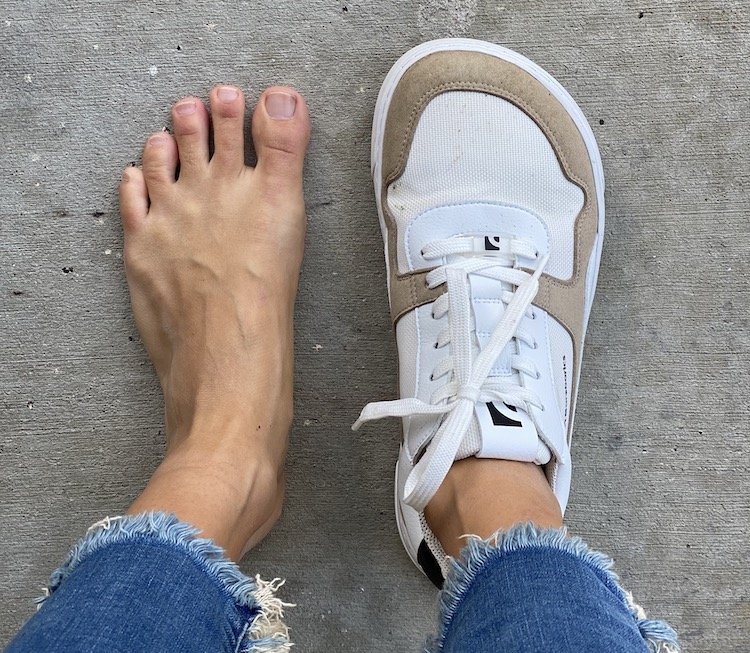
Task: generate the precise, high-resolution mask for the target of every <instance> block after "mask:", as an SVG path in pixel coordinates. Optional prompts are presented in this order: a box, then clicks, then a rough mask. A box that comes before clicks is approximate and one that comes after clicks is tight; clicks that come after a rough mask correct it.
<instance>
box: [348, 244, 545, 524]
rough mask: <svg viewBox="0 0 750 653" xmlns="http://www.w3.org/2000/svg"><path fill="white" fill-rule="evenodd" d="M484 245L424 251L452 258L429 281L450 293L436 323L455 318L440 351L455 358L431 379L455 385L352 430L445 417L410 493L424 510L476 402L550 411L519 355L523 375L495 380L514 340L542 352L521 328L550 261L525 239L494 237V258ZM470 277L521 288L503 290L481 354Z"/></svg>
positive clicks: (392, 407) (377, 411) (383, 410)
mask: <svg viewBox="0 0 750 653" xmlns="http://www.w3.org/2000/svg"><path fill="white" fill-rule="evenodd" d="M484 240H485V239H484V237H474V236H460V237H453V238H448V239H445V240H440V241H436V242H433V243H430V244H429V245H427V246H426V247H425V248H424V249H423V251H422V255H423V257H424V258H425V259H427V260H434V259H442V258H444V257H450V258H449V259H448V260H449V261H450V262H448V263H445V264H443V265H440V266H439V267H436V268H435V269H433V270H431V271H430V272H429V273H428V274H427V275H426V278H425V280H426V283H427V285H428V287H430V288H437V287H439V286H441V285H444V286H445V287H446V292H445V293H443V294H442V295H441V296H440V297H438V299H437V300H436V301H435V302H434V304H433V317H434V318H436V319H439V318H441V317H443V316H444V315H446V314H447V315H448V325H447V326H446V328H445V329H443V331H442V332H441V333H440V334H439V335H438V339H437V343H436V344H435V346H436V347H438V348H440V347H444V346H445V345H447V344H448V343H450V344H451V355H449V356H448V357H446V358H445V359H443V360H442V361H441V362H440V363H438V365H437V366H436V368H435V370H434V371H433V375H432V378H433V379H434V378H439V377H441V376H443V375H446V374H448V373H451V376H450V379H449V380H448V381H447V382H446V383H445V384H444V385H443V386H441V387H440V388H439V389H438V390H436V391H435V392H434V393H433V394H432V396H431V397H430V402H429V403H427V402H424V401H422V400H420V399H417V398H416V397H409V398H404V399H397V400H394V401H377V402H372V403H369V404H367V405H366V406H365V407H364V408H363V409H362V412H361V414H360V416H359V418H358V419H357V421H356V422H355V423H354V425H353V426H352V429H353V430H357V429H358V428H359V427H360V426H361V425H362V424H363V423H365V422H369V421H372V420H377V419H382V418H385V417H413V416H417V415H435V416H436V417H438V416H441V418H442V423H441V424H440V426H439V428H438V429H437V430H436V431H435V433H434V434H433V435H432V437H431V438H429V439H428V440H427V442H426V443H425V444H424V445H423V448H422V449H421V451H422V452H423V453H422V456H421V458H419V460H418V462H417V464H416V465H415V466H414V468H413V469H412V471H411V473H410V474H409V476H408V478H407V480H406V485H405V487H404V497H403V499H404V501H405V502H406V503H408V504H409V505H411V506H412V507H413V508H415V509H416V510H418V511H420V512H421V511H423V510H424V508H425V506H426V505H427V504H428V503H429V501H430V499H432V497H433V496H434V495H435V493H436V492H437V490H438V488H439V487H440V485H441V484H442V482H443V480H444V479H445V477H446V475H447V474H448V471H449V470H450V468H451V465H452V464H453V462H454V461H455V458H456V455H457V453H458V451H459V449H460V448H461V444H462V442H463V441H464V438H465V437H466V435H467V433H468V431H469V429H470V427H471V424H472V419H473V416H474V408H475V405H476V404H477V402H490V401H502V402H504V403H505V404H507V405H508V406H515V407H517V408H521V409H523V410H525V411H526V412H527V413H528V412H529V408H530V407H531V406H536V407H537V408H539V409H540V410H544V406H543V405H542V403H541V401H540V399H539V397H538V395H537V394H536V393H534V392H532V391H530V390H528V389H526V388H524V387H523V386H522V385H521V384H520V374H528V375H532V376H535V377H537V378H538V376H539V372H538V370H537V369H536V367H535V366H534V364H533V363H532V362H531V361H529V360H528V359H525V358H524V357H522V356H520V355H517V354H513V355H512V356H511V368H512V369H513V370H515V371H516V372H518V374H516V375H512V376H510V377H504V379H503V380H498V379H497V378H490V373H491V371H492V368H493V367H494V365H495V363H496V361H497V359H498V357H499V356H500V355H501V354H502V352H503V350H504V349H505V347H506V345H507V344H508V343H509V342H510V341H511V340H512V339H514V338H515V339H518V340H520V341H522V342H525V343H526V344H528V345H529V346H531V347H535V346H536V343H535V341H534V339H533V337H532V336H531V335H530V334H528V333H526V332H525V331H524V330H523V329H519V325H520V323H521V320H522V319H523V318H524V316H528V317H530V318H531V319H534V317H535V314H534V311H533V307H531V302H532V301H533V299H534V297H535V296H536V294H537V291H538V290H539V277H540V276H541V274H542V271H543V270H544V267H545V265H546V264H547V261H548V258H549V256H548V255H545V256H543V257H540V255H539V252H538V251H536V249H535V248H534V247H533V245H531V244H529V243H528V242H526V241H523V240H519V239H510V238H502V237H500V238H498V237H492V242H493V251H491V252H487V251H484ZM495 247H497V249H495ZM478 254H481V255H478ZM520 257H524V258H525V259H531V260H534V261H537V266H536V269H535V270H534V272H533V273H532V274H529V273H528V272H526V271H525V270H523V269H520V268H519V266H518V260H519V258H520ZM469 275H479V276H483V277H487V278H489V279H494V280H496V281H497V282H500V283H504V284H506V285H507V286H508V287H509V288H515V290H514V291H513V290H505V291H503V293H502V297H501V298H502V302H503V304H504V306H505V310H504V311H503V314H502V317H501V318H500V321H499V322H498V324H497V326H496V327H495V329H494V331H493V332H492V335H491V336H490V338H489V340H488V341H487V343H486V345H485V347H484V348H483V349H482V350H481V351H479V352H478V353H477V349H476V348H475V347H474V346H473V342H474V337H475V331H476V329H475V326H474V324H473V319H472V303H471V294H470V283H469ZM425 447H426V448H425Z"/></svg>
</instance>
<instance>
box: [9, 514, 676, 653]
mask: <svg viewBox="0 0 750 653" xmlns="http://www.w3.org/2000/svg"><path fill="white" fill-rule="evenodd" d="M611 564H612V563H611V560H609V559H608V558H606V557H605V556H603V555H602V554H600V553H595V552H592V551H590V550H589V549H588V548H587V547H586V545H585V544H584V543H583V542H582V541H581V540H580V539H577V538H568V537H566V535H565V531H564V530H559V531H558V530H546V531H545V530H537V529H535V528H534V527H532V526H519V527H516V528H513V529H511V530H510V531H509V532H507V533H504V534H501V535H498V536H497V537H496V538H494V539H493V540H491V541H483V540H478V539H475V540H473V541H471V542H470V544H469V545H468V546H467V547H466V549H465V550H464V552H463V554H462V558H461V560H459V561H454V562H453V568H452V570H451V573H450V574H449V577H448V579H447V581H446V585H445V589H444V590H443V592H442V593H441V620H440V621H441V625H440V632H439V634H438V636H437V637H436V638H435V639H434V641H433V642H431V643H430V645H429V647H428V649H425V650H428V651H434V652H440V653H458V652H460V653H464V652H466V653H495V652H499V651H502V652H503V653H527V652H529V653H530V652H535V653H536V652H538V651H556V652H559V653H573V652H575V653H588V652H589V651H592V652H593V651H596V652H597V653H598V652H600V651H606V652H607V653H636V652H637V653H643V652H647V651H654V652H659V653H661V652H663V653H667V652H672V651H678V650H679V649H678V647H677V642H676V635H675V633H674V631H672V629H671V628H669V626H667V625H666V624H664V623H663V622H658V621H649V620H647V619H645V616H644V615H643V614H642V613H639V609H638V608H637V606H635V605H634V604H633V603H632V602H631V600H630V599H629V597H628V595H627V594H625V592H624V591H623V590H622V589H621V588H620V586H619V584H618V580H617V577H616V576H615V575H614V573H612V571H611V569H610V568H611ZM279 584H280V582H279V581H278V580H277V581H273V582H271V583H265V582H264V581H261V580H260V579H259V578H258V577H257V576H256V578H255V580H252V579H250V578H248V577H247V576H244V575H243V574H242V573H241V572H240V571H239V569H238V568H237V566H236V565H234V564H233V563H231V562H228V561H227V560H225V559H224V557H223V554H222V552H221V550H220V549H219V548H218V547H216V546H215V545H214V544H212V543H211V542H210V541H208V540H204V539H199V538H197V537H196V530H195V529H194V528H193V527H191V526H189V525H187V524H183V523H181V522H179V521H177V519H176V518H175V517H174V516H171V515H164V514H160V513H147V514H143V515H137V516H131V517H125V518H116V519H113V520H109V519H107V520H104V521H103V522H101V523H100V524H97V525H95V526H93V527H92V528H91V529H89V533H88V534H87V535H86V536H85V537H84V538H83V540H81V542H79V543H78V544H77V545H76V547H75V548H74V549H73V550H72V551H71V553H70V556H69V558H68V560H67V562H66V563H65V564H64V565H63V566H62V567H60V569H58V570H57V571H56V572H55V573H54V574H53V575H52V579H51V581H50V585H49V590H48V593H49V596H48V597H45V598H43V599H40V602H41V606H40V607H41V609H40V610H39V612H38V613H37V614H36V615H35V616H34V617H32V618H31V619H30V620H29V621H28V623H27V624H26V625H25V626H24V627H23V629H22V630H21V631H20V633H19V634H18V635H17V636H16V638H15V639H14V640H13V642H11V644H10V646H9V648H8V649H6V653H32V652H33V653H49V652H52V651H55V652H58V651H59V652H65V653H99V652H102V653H104V652H106V653H125V652H127V653H140V652H158V653H193V652H195V653H207V652H208V651H211V652H219V651H225V652H227V653H281V652H284V651H288V650H289V646H290V644H289V639H288V632H287V630H286V627H285V626H284V624H283V622H282V620H281V618H282V616H283V605H284V604H283V603H281V601H280V600H279V599H277V598H276V597H275V596H274V592H275V590H276V589H277V588H278V585H279Z"/></svg>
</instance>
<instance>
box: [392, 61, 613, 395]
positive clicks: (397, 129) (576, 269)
mask: <svg viewBox="0 0 750 653" xmlns="http://www.w3.org/2000/svg"><path fill="white" fill-rule="evenodd" d="M447 91H481V92H483V93H490V94H492V95H496V96H498V97H501V98H503V99H504V100H507V101H509V102H512V103H513V104H515V105H516V106H517V107H519V109H521V110H523V111H524V112H525V113H526V114H527V115H528V116H529V117H530V118H532V119H533V120H534V121H535V122H536V124H537V125H539V127H540V129H541V130H542V131H543V132H544V134H545V135H546V136H547V139H548V140H549V142H550V144H551V145H552V148H553V149H554V151H555V154H556V155H557V158H558V160H559V162H560V167H561V168H562V170H563V172H564V174H565V176H566V177H567V178H568V179H569V180H570V181H571V182H573V183H574V184H576V185H578V186H579V187H580V188H581V189H582V190H583V193H584V204H583V208H582V209H581V212H580V213H579V215H578V217H577V218H576V221H575V235H574V238H575V243H574V263H573V274H572V276H571V278H570V279H568V280H567V281H560V280H559V279H556V278H554V277H550V276H548V275H546V274H543V275H542V277H541V279H540V284H539V292H538V294H537V297H536V299H535V300H534V304H536V305H537V306H539V307H540V308H541V309H543V310H545V311H547V312H548V313H549V314H550V315H552V316H554V317H555V318H556V319H557V320H559V321H560V323H561V324H562V325H563V326H564V327H565V328H566V329H567V330H568V332H569V333H570V335H571V337H572V338H573V351H574V354H573V359H574V364H575V369H574V373H573V379H574V383H575V380H576V379H577V377H578V363H579V359H580V355H579V352H580V350H581V344H582V340H583V315H584V301H585V297H584V293H585V283H586V270H587V266H588V262H589V258H590V255H591V251H592V248H593V246H594V241H595V238H596V232H597V225H598V207H597V198H596V188H595V184H594V174H593V170H592V167H591V161H590V159H589V154H588V150H587V149H586V144H585V143H584V141H583V137H582V136H581V134H580V132H579V131H578V128H577V127H576V125H575V123H574V122H573V119H572V118H571V117H570V115H569V114H568V112H567V111H566V110H565V109H564V108H563V106H562V105H561V104H560V102H559V101H558V100H557V99H556V98H555V97H553V96H552V95H551V94H550V92H549V91H548V90H547V89H546V88H545V87H544V86H543V85H542V84H541V82H539V81H537V80H536V79H535V78H534V77H532V76H531V75H530V74H529V73H527V72H526V71H524V70H522V69H521V68H519V67H518V66H516V65H514V64H512V63H509V62H507V61H504V60H502V59H499V58H497V57H493V56H492V55H488V54H483V53H479V52H457V51H451V52H436V53H434V54H431V55H428V56H426V57H424V58H423V59H420V60H419V61H417V62H416V63H415V64H414V65H413V66H411V68H409V70H407V71H406V73H405V74H404V75H403V77H402V78H401V80H400V81H399V83H398V86H397V87H396V89H395V91H394V94H393V97H392V99H391V103H390V107H389V110H388V116H387V119H386V125H385V134H384V140H383V155H382V156H383V165H382V176H383V177H382V197H381V199H382V209H383V213H384V215H385V221H386V225H387V227H388V254H389V259H390V260H389V265H390V270H391V279H390V299H391V317H392V319H393V322H394V324H395V323H396V322H397V321H398V319H399V318H400V317H401V316H402V315H404V314H405V313H407V312H409V311H411V310H412V309H414V308H416V307H417V306H421V305H422V304H426V303H429V302H432V301H434V300H435V299H436V298H437V297H438V296H439V295H440V294H441V293H442V292H443V291H442V289H440V288H438V289H436V290H430V289H429V288H427V286H426V284H425V279H424V277H425V274H426V272H421V273H409V274H399V273H398V262H397V256H396V247H397V237H396V222H395V220H394V218H393V216H392V215H391V213H390V211H389V209H388V201H387V199H388V187H389V186H390V185H391V184H392V183H393V182H394V181H396V180H397V179H398V178H399V177H400V176H401V175H402V174H403V173H404V170H405V168H406V161H407V158H408V154H409V149H410V147H411V142H412V139H413V137H414V132H415V130H416V126H417V122H418V120H419V117H420V116H421V114H422V111H423V110H424V108H425V107H426V106H427V104H428V103H429V102H430V100H432V99H433V98H434V97H435V96H437V95H439V94H440V93H445V92H447ZM572 396H574V397H575V396H576V387H575V385H574V387H573V395H572Z"/></svg>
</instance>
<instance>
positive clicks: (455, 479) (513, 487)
mask: <svg viewBox="0 0 750 653" xmlns="http://www.w3.org/2000/svg"><path fill="white" fill-rule="evenodd" d="M424 514H425V519H426V520H427V524H428V525H429V527H430V529H431V530H432V531H433V533H435V536H436V537H437V538H438V540H439V541H440V543H441V544H442V546H443V548H444V549H445V552H446V553H447V554H448V555H451V556H453V557H457V556H458V554H459V552H460V550H461V549H462V548H463V546H464V544H465V540H464V538H463V536H464V535H477V536H479V537H482V538H487V537H489V536H490V535H492V533H494V532H495V531H497V530H507V529H508V528H510V527H511V526H514V525H516V524H521V523H527V522H530V523H533V524H535V525H536V526H541V527H543V528H559V527H561V526H562V523H563V520H562V512H561V510H560V505H559V503H558V502H557V499H556V498H555V495H554V494H553V492H552V490H551V488H550V486H549V483H548V482H547V479H546V478H545V476H544V472H543V470H542V469H541V468H540V467H538V466H537V465H534V464H533V463H521V462H516V461H510V460H489V459H479V458H466V459H464V460H460V461H458V462H456V463H455V464H454V465H453V467H452V468H451V470H450V472H449V473H448V476H447V477H446V479H445V481H444V482H443V485H442V486H441V487H440V489H439V490H438V492H437V494H436V495H435V496H434V497H433V499H432V500H431V501H430V503H429V504H428V506H427V508H426V509H425V512H424Z"/></svg>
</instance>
